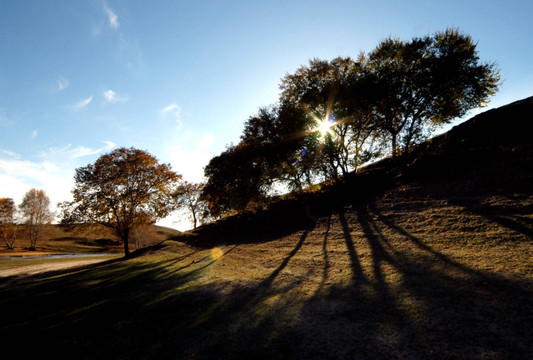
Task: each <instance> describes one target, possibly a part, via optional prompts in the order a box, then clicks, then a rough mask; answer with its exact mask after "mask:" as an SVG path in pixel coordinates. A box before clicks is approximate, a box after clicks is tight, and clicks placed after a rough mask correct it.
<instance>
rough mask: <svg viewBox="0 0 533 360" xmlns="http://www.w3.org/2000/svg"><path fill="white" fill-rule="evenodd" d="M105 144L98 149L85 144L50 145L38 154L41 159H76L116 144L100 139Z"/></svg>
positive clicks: (109, 148)
mask: <svg viewBox="0 0 533 360" xmlns="http://www.w3.org/2000/svg"><path fill="white" fill-rule="evenodd" d="M102 142H103V143H104V144H105V146H102V147H100V148H98V149H92V148H89V147H86V146H82V145H80V146H76V147H73V146H72V144H67V145H65V146H62V147H51V148H48V150H46V151H42V152H41V154H40V156H41V158H43V159H48V160H54V159H65V158H69V159H77V158H80V157H84V156H90V155H96V154H99V153H102V152H105V151H109V150H111V149H113V148H114V147H115V146H116V144H115V143H113V142H112V141H102Z"/></svg>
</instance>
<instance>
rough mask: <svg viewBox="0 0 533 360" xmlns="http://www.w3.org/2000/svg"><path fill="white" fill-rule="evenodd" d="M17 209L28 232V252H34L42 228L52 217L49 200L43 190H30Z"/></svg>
mask: <svg viewBox="0 0 533 360" xmlns="http://www.w3.org/2000/svg"><path fill="white" fill-rule="evenodd" d="M19 209H20V212H21V215H22V217H23V218H24V219H25V224H26V227H27V231H28V232H29V237H30V250H35V246H36V244H37V241H38V240H39V239H40V238H41V236H42V232H43V228H44V226H45V225H46V224H50V222H51V221H52V219H53V217H54V214H53V213H52V211H51V210H50V199H49V198H48V196H47V195H46V192H45V191H44V190H37V189H31V190H30V191H28V192H27V193H26V194H25V195H24V198H23V199H22V203H21V204H20V205H19Z"/></svg>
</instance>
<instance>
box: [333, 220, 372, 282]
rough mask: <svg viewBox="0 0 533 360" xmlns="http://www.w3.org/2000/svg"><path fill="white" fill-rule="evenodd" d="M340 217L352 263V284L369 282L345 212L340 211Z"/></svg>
mask: <svg viewBox="0 0 533 360" xmlns="http://www.w3.org/2000/svg"><path fill="white" fill-rule="evenodd" d="M338 215H339V221H340V223H341V227H342V232H343V235H344V241H345V243H346V248H347V250H348V255H349V256H350V263H351V267H352V282H354V283H355V282H359V281H361V282H364V283H365V282H368V279H367V278H366V276H365V274H364V272H363V268H362V267H361V262H360V260H359V256H358V255H357V251H356V249H355V246H354V242H353V239H352V235H351V234H350V227H349V226H348V222H347V221H346V216H345V215H344V210H342V209H341V210H339V211H338Z"/></svg>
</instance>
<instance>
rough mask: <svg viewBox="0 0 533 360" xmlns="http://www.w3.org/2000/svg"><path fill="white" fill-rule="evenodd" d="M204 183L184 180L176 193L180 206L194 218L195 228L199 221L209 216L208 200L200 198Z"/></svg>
mask: <svg viewBox="0 0 533 360" xmlns="http://www.w3.org/2000/svg"><path fill="white" fill-rule="evenodd" d="M203 189H204V184H195V183H190V182H187V181H184V182H183V183H182V184H181V185H180V186H179V188H178V190H177V191H176V192H175V193H174V197H175V201H176V204H177V206H178V208H185V209H187V210H188V212H190V214H191V216H192V219H193V226H194V229H196V227H197V226H198V223H199V222H200V223H202V222H203V221H204V219H206V218H208V217H209V208H208V206H207V202H205V201H203V200H202V199H201V198H200V195H201V194H202V190H203Z"/></svg>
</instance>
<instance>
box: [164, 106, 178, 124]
mask: <svg viewBox="0 0 533 360" xmlns="http://www.w3.org/2000/svg"><path fill="white" fill-rule="evenodd" d="M159 113H160V114H161V115H162V116H163V117H165V118H169V119H172V120H173V121H175V122H176V123H177V124H178V126H181V108H180V106H179V105H178V104H171V105H169V106H167V107H165V108H163V109H161V111H160V112H159Z"/></svg>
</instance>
